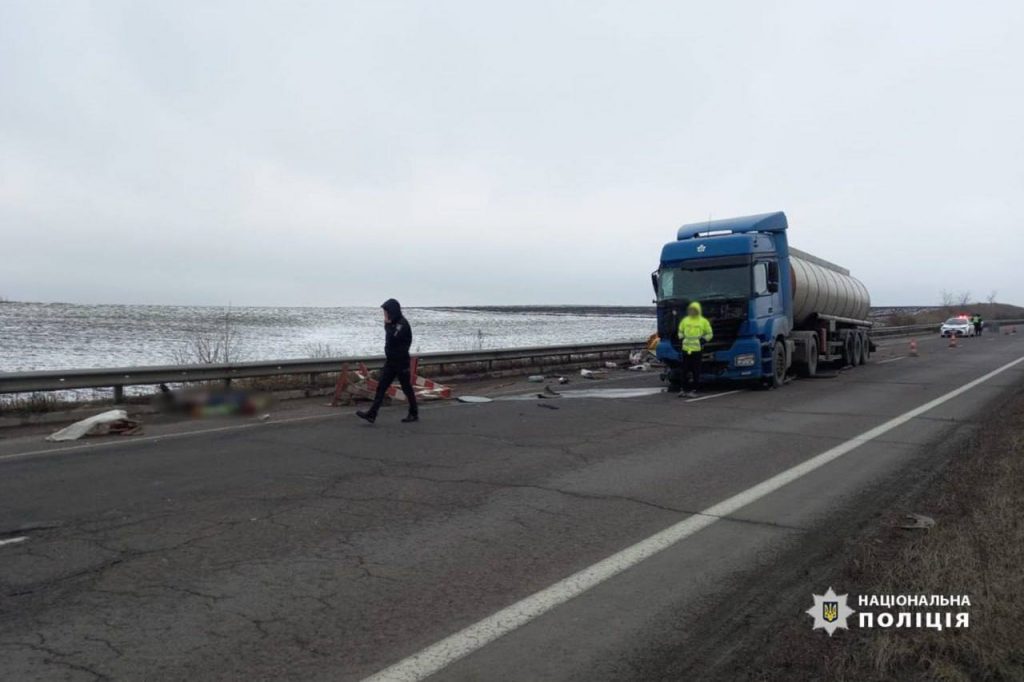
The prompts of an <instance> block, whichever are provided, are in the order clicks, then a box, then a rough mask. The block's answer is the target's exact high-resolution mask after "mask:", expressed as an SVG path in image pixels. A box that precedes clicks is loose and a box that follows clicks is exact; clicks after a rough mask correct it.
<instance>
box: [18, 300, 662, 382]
mask: <svg viewBox="0 0 1024 682" xmlns="http://www.w3.org/2000/svg"><path fill="white" fill-rule="evenodd" d="M405 313H406V317H408V319H409V321H410V322H411V324H412V327H413V333H414V340H413V351H414V352H430V351H445V350H474V349H478V348H485V349H486V348H511V347H517V346H520V347H521V346H546V345H558V344H570V343H600V342H605V341H624V340H628V341H633V340H636V341H639V340H641V339H645V338H646V337H647V336H648V335H649V334H651V333H652V332H653V331H654V330H655V326H656V325H655V320H654V311H653V309H652V310H651V311H650V312H646V311H644V310H643V309H637V308H593V307H590V308H582V307H565V308H561V307H550V308H549V307H538V308H531V307H516V308H508V309H502V308H488V309H479V308H477V309H474V308H410V309H407V310H406V311H405ZM382 325H383V319H382V317H381V310H380V309H379V308H289V307H277V308H272V307H233V308H230V309H228V308H217V307H207V306H156V305H76V304H68V303H11V302H7V303H0V371H2V372H14V371H24V370H40V369H69V368H91V367H129V366H139V365H160V364H172V363H177V362H181V361H185V360H189V358H190V354H191V353H192V352H193V350H192V349H193V347H194V345H195V342H196V340H197V339H200V338H206V339H209V340H211V341H212V342H217V341H219V340H220V339H222V338H223V336H224V334H225V331H228V332H229V334H230V337H231V339H232V342H231V344H230V347H231V359H232V360H277V359H284V358H306V357H312V356H315V355H320V356H322V355H325V354H330V355H334V356H340V355H366V354H380V353H382V352H383V334H384V332H383V326H382ZM190 361H193V362H194V361H195V360H190Z"/></svg>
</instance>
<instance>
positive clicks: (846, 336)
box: [842, 332, 853, 367]
mask: <svg viewBox="0 0 1024 682" xmlns="http://www.w3.org/2000/svg"><path fill="white" fill-rule="evenodd" d="M842 339H843V366H844V367H846V366H847V365H853V334H852V333H850V332H844V333H843V336H842Z"/></svg>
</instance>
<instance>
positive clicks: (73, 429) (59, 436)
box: [46, 410, 128, 441]
mask: <svg viewBox="0 0 1024 682" xmlns="http://www.w3.org/2000/svg"><path fill="white" fill-rule="evenodd" d="M127 418H128V413H127V412H125V411H124V410H107V411H106V412H101V413H99V414H96V415H93V416H92V417H88V418H87V419H83V420H81V421H77V422H75V423H74V424H72V425H71V426H65V427H64V428H63V429H61V430H60V431H57V432H55V433H51V434H50V435H49V436H47V437H46V440H49V441H61V440H78V439H79V438H81V437H82V436H84V435H85V434H87V433H89V432H90V431H92V430H93V429H96V428H97V427H100V426H103V425H105V424H111V423H113V422H116V421H120V420H122V419H127Z"/></svg>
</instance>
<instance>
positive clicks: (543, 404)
mask: <svg viewBox="0 0 1024 682" xmlns="http://www.w3.org/2000/svg"><path fill="white" fill-rule="evenodd" d="M537 407H546V408H547V409H549V410H558V409H561V408H559V407H558V405H552V404H551V403H537Z"/></svg>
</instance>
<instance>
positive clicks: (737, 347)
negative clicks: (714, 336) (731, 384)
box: [656, 339, 765, 381]
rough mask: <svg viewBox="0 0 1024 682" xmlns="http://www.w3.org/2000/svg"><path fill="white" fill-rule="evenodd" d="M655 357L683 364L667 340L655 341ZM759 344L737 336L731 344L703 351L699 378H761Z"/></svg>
mask: <svg viewBox="0 0 1024 682" xmlns="http://www.w3.org/2000/svg"><path fill="white" fill-rule="evenodd" d="M656 354H657V356H658V359H659V360H661V361H662V362H663V363H665V364H666V365H667V366H668V367H670V368H672V369H676V368H678V367H679V366H680V365H681V364H682V353H681V352H680V351H678V350H677V349H676V348H675V347H674V346H673V345H672V343H671V342H670V341H668V340H662V341H660V342H659V343H658V347H657V351H656ZM762 364H763V363H762V362H761V344H760V342H759V341H757V340H756V339H737V340H736V341H735V342H734V343H733V344H732V346H731V347H729V348H727V349H725V350H716V351H712V352H708V353H704V355H703V357H702V363H701V379H702V380H704V381H713V380H725V381H745V380H749V379H760V378H761V377H763V376H765V374H764V372H763V371H762Z"/></svg>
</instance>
